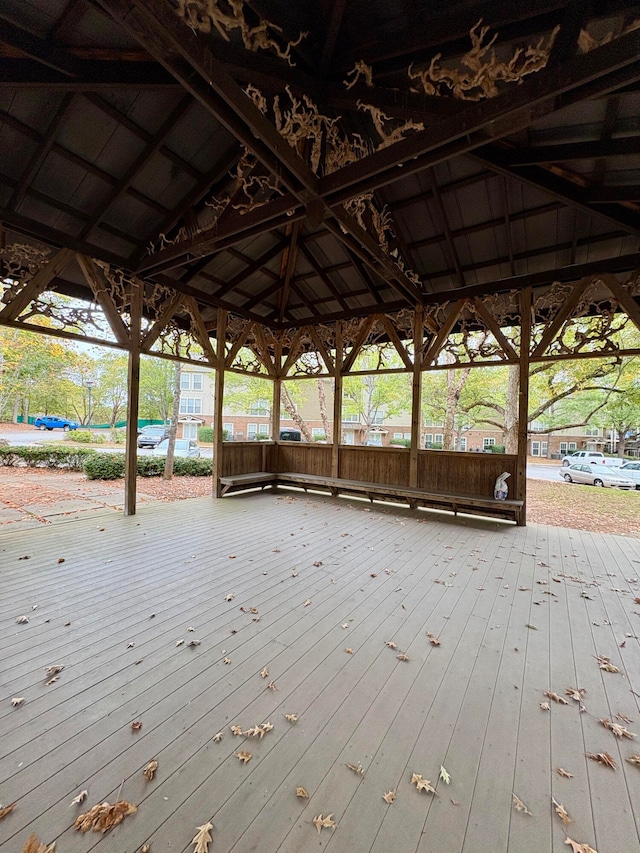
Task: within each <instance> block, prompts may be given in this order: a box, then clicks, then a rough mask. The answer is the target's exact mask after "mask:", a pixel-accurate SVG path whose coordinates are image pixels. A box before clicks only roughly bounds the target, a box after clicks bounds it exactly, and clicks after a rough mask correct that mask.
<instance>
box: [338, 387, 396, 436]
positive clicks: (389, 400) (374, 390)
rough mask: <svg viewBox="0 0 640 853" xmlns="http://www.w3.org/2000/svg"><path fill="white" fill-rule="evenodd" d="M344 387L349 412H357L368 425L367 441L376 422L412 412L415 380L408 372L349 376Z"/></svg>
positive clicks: (345, 401) (345, 409) (346, 410)
mask: <svg viewBox="0 0 640 853" xmlns="http://www.w3.org/2000/svg"><path fill="white" fill-rule="evenodd" d="M342 388H343V399H344V402H343V406H344V411H345V413H346V414H352V415H356V414H357V415H358V417H359V419H360V421H361V423H362V424H363V426H364V435H365V438H364V441H363V443H366V441H367V438H368V436H369V431H370V430H371V428H372V427H373V426H374V424H375V423H376V422H379V421H380V420H381V419H382V418H389V417H393V416H394V415H397V414H400V412H407V411H411V379H410V377H409V376H408V375H406V374H394V373H379V374H366V375H362V376H345V377H344V380H343V385H342Z"/></svg>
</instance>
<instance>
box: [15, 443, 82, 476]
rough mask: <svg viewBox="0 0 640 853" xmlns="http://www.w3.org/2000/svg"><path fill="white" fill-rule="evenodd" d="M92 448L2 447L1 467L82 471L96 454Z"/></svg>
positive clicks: (61, 446) (62, 446)
mask: <svg viewBox="0 0 640 853" xmlns="http://www.w3.org/2000/svg"><path fill="white" fill-rule="evenodd" d="M95 452H96V451H95V450H94V449H93V448H92V447H64V445H60V446H58V445H50V446H47V445H45V446H43V447H20V446H15V445H14V446H9V447H0V465H7V466H10V467H11V466H17V465H26V466H27V467H28V468H36V467H38V466H40V467H43V468H68V469H70V470H72V471H82V466H83V462H84V461H85V459H88V458H89V457H90V456H93V455H94V454H95Z"/></svg>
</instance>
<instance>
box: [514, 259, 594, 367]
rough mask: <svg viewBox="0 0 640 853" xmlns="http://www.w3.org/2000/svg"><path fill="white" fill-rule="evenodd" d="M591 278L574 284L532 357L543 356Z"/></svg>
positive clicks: (588, 276) (588, 277)
mask: <svg viewBox="0 0 640 853" xmlns="http://www.w3.org/2000/svg"><path fill="white" fill-rule="evenodd" d="M592 278H593V276H590V275H587V276H585V277H584V278H581V279H580V281H578V282H576V284H574V286H573V290H572V291H571V293H570V294H569V297H568V298H567V299H565V301H564V303H563V304H562V305H561V306H560V310H559V311H558V313H557V314H556V316H555V317H554V318H553V320H552V322H551V323H550V324H549V325H548V326H547V328H546V329H545V332H544V334H543V335H542V338H541V339H540V343H539V344H538V346H537V347H536V348H535V349H534V350H533V352H532V353H531V355H532V356H533V357H537V356H540V355H543V353H544V351H545V350H546V349H547V347H548V346H549V344H550V343H551V342H552V341H553V339H554V338H555V336H556V335H557V334H558V332H559V331H560V329H561V328H562V326H563V324H564V323H565V322H566V321H567V320H568V319H569V317H570V316H571V314H572V313H573V310H574V308H575V307H576V305H577V304H578V302H579V301H580V297H581V296H582V294H583V293H584V291H585V288H586V287H587V286H588V285H589V284H590V283H591V280H592ZM522 319H523V320H524V318H522Z"/></svg>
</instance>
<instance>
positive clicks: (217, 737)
mask: <svg viewBox="0 0 640 853" xmlns="http://www.w3.org/2000/svg"><path fill="white" fill-rule="evenodd" d="M221 740H222V732H218V733H217V734H215V735H214V736H213V742H214V743H220V741H221Z"/></svg>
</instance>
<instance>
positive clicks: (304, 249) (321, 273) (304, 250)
mask: <svg viewBox="0 0 640 853" xmlns="http://www.w3.org/2000/svg"><path fill="white" fill-rule="evenodd" d="M298 245H299V249H300V254H301V255H302V256H303V257H304V258H306V260H307V262H308V263H309V264H311V266H312V267H313V270H314V272H315V274H316V275H317V276H318V278H319V279H320V281H321V282H322V283H323V284H324V286H325V287H326V288H327V290H329V291H330V293H331V294H332V295H333V298H334V299H335V300H336V301H337V302H338V304H339V305H340V307H341V308H342V309H343V311H346V310H347V308H348V306H347V303H346V302H345V300H344V298H343V297H342V294H341V293H340V291H339V290H338V288H337V287H336V286H335V285H334V283H333V282H332V281H331V279H330V278H329V275H328V271H327V270H324V269H323V268H322V267H321V266H320V264H319V263H318V261H317V260H316V259H315V257H314V255H313V252H312V251H311V249H310V248H309V246H307V241H305V240H299V241H298ZM301 279H302V277H301V276H299V275H298V276H296V277H295V281H296V282H297V281H299V280H301Z"/></svg>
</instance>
